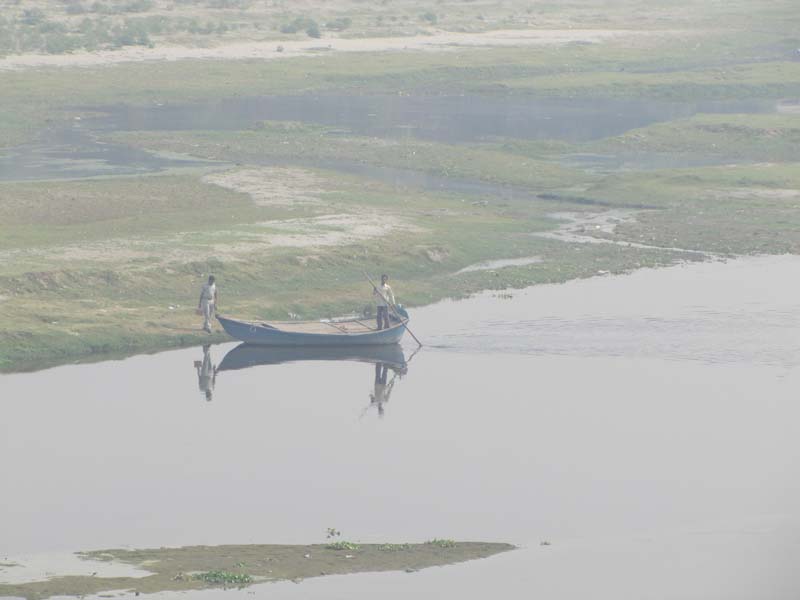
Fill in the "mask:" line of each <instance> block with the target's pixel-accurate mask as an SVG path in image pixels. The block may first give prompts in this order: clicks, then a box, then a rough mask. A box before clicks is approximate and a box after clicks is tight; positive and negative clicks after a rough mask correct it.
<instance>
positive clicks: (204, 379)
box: [194, 344, 217, 402]
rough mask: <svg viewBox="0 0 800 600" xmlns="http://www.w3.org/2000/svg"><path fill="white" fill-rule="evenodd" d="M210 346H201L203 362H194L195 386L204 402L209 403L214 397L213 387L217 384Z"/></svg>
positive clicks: (215, 368) (215, 367)
mask: <svg viewBox="0 0 800 600" xmlns="http://www.w3.org/2000/svg"><path fill="white" fill-rule="evenodd" d="M210 349H211V345H210V344H204V345H203V360H202V361H199V360H196V361H194V367H195V369H197V385H198V387H199V388H200V391H201V392H203V393H204V394H205V396H206V401H207V402H211V398H212V397H213V395H214V385H215V384H216V383H217V366H216V365H214V364H212V363H211V352H209V350H210Z"/></svg>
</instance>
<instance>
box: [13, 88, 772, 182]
mask: <svg viewBox="0 0 800 600" xmlns="http://www.w3.org/2000/svg"><path fill="white" fill-rule="evenodd" d="M81 109H83V110H86V111H89V112H99V113H102V115H101V116H99V117H92V118H85V119H83V120H75V121H73V122H72V123H71V124H70V125H69V126H55V127H53V128H51V129H48V130H46V131H43V132H42V133H41V134H40V136H39V139H38V140H37V141H36V142H32V143H29V144H25V145H21V146H17V147H15V148H9V149H6V150H3V151H0V181H3V180H4V181H18V180H35V179H59V178H81V177H96V176H104V175H132V174H137V173H147V172H158V171H163V170H164V169H168V168H175V167H194V166H198V165H202V164H208V163H204V162H203V161H194V160H187V159H181V158H175V157H165V156H160V155H156V154H152V153H149V152H145V151H142V150H137V149H135V148H131V147H129V146H126V145H124V144H118V143H112V142H107V141H104V140H103V139H102V136H103V134H107V133H110V132H117V131H176V130H182V131H193V130H200V131H204V130H229V131H230V130H242V129H251V128H253V127H254V126H256V125H257V124H258V123H259V122H261V121H264V120H277V121H303V122H307V123H317V124H320V125H326V126H330V127H334V128H337V131H338V134H355V135H361V136H370V137H378V138H394V139H397V138H420V139H430V140H435V141H439V142H446V143H465V142H475V141H481V140H496V139H503V138H514V139H529V140H540V139H557V140H567V141H573V142H577V141H586V140H594V139H600V138H603V137H607V136H612V135H618V134H621V133H624V132H625V131H628V130H630V129H633V128H636V127H643V126H645V125H649V124H651V123H655V122H658V121H667V120H671V119H676V118H681V117H689V116H692V115H694V114H697V113H699V112H710V113H731V112H735V113H762V112H774V111H775V109H776V104H775V102H774V101H763V100H741V101H725V102H711V101H709V102H696V103H685V102H663V101H653V100H649V99H647V100H643V99H632V100H625V99H582V98H536V97H530V96H513V95H481V94H467V95H425V94H413V95H409V94H402V95H397V94H392V95H387V94H369V95H355V96H354V95H352V94H304V95H295V96H257V97H235V98H226V99H223V100H219V101H214V102H206V103H197V104H189V105H186V104H159V105H151V106H129V105H113V106H102V107H96V106H88V107H81ZM337 131H334V132H332V135H337ZM574 160H576V161H577V162H578V163H580V164H583V163H585V162H586V161H587V160H589V164H591V165H594V164H595V163H596V162H597V160H596V159H594V158H592V159H587V158H586V157H582V158H580V157H579V158H575V159H574ZM692 160H695V159H692ZM612 161H613V159H612ZM690 162H691V161H690ZM603 164H604V165H605V166H609V164H610V163H608V159H606V160H605V163H603ZM680 164H683V165H684V166H688V165H687V164H684V163H680ZM316 166H321V167H323V168H324V167H326V164H325V163H320V164H317V165H316ZM327 166H331V167H332V168H338V167H344V170H346V171H352V170H361V171H363V170H364V169H365V167H364V166H363V165H358V164H354V163H350V164H344V165H343V164H341V163H340V164H338V165H337V164H330V162H329V164H328V165H327ZM601 166H602V165H601ZM620 166H621V165H620ZM676 166H677V165H676ZM367 175H368V176H370V177H378V178H383V177H382V175H385V174H383V173H381V171H380V170H379V169H378V170H374V171H371V172H369V173H367ZM396 176H397V174H395V177H396ZM420 177H421V176H420V175H419V174H416V176H409V177H408V179H409V181H408V182H407V183H408V184H412V185H413V184H415V183H419V179H420ZM452 185H453V186H455V187H454V188H453V190H454V191H459V190H458V186H459V185H462V186H463V183H459V182H453V184H452ZM476 185H478V184H476ZM448 187H450V186H448Z"/></svg>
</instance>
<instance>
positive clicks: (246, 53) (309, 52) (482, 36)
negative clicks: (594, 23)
mask: <svg viewBox="0 0 800 600" xmlns="http://www.w3.org/2000/svg"><path fill="white" fill-rule="evenodd" d="M687 33H690V32H687V31H677V30H662V31H641V30H628V29H528V30H519V29H513V30H497V31H489V32H485V33H451V32H439V33H436V34H433V35H425V36H412V37H381V38H360V39H359V38H355V39H352V38H324V39H307V40H296V41H295V40H291V41H265V42H240V43H232V44H226V45H221V46H217V47H213V48H190V47H185V46H157V47H155V48H146V47H144V46H129V47H126V48H123V49H120V50H104V51H99V52H76V53H73V54H57V55H53V54H19V55H12V56H7V57H5V58H2V59H0V71H2V70H6V71H17V70H24V69H31V68H37V67H98V66H108V65H114V64H119V63H126V62H143V61H177V60H190V59H207V60H247V59H259V60H270V59H278V58H288V57H293V56H314V55H320V54H324V52H322V51H338V52H389V51H402V50H426V51H446V50H455V49H458V48H465V47H515V46H548V45H563V44H569V43H589V44H596V43H600V42H604V41H608V40H611V39H620V38H628V39H632V38H639V39H652V38H653V36H674V35H680V34H687ZM694 33H696V32H694ZM279 48H280V51H279Z"/></svg>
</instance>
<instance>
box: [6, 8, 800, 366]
mask: <svg viewBox="0 0 800 600" xmlns="http://www.w3.org/2000/svg"><path fill="white" fill-rule="evenodd" d="M757 4H758V3H749V2H744V1H743V2H736V3H728V4H726V5H725V7H724V10H723V9H721V8H720V7H708V6H707V3H703V7H704V8H703V11H701V12H699V13H698V14H697V18H696V19H694V21H693V22H692V23H689V22H687V21H686V20H685V19H682V18H681V17H680V15H679V14H678V13H675V14H672V13H670V14H665V13H658V11H656V12H655V13H654V12H652V11H651V12H648V11H650V9H652V8H653V7H652V6H648V5H646V3H642V4H641V5H640V8H641V9H642V11H643V12H642V13H641V14H642V15H645V14H646V15H648V16H647V19H644V17H642V18H643V19H644V21H642V23H644V22H646V23H647V27H652V28H653V34H652V35H649V36H646V37H642V36H639V37H635V36H634V37H630V36H627V37H626V36H622V35H621V36H619V37H613V38H609V39H607V40H604V41H602V42H600V43H570V42H564V43H558V44H555V43H554V44H544V45H541V46H537V47H526V48H522V47H506V48H497V47H494V48H485V47H474V48H466V47H463V46H462V47H458V46H454V47H448V48H443V49H441V51H437V52H433V51H393V52H361V53H357V52H350V53H336V52H333V51H332V52H321V51H320V52H317V53H316V54H315V55H313V56H299V57H293V58H280V59H276V60H259V61H256V60H235V61H234V60H229V61H222V60H219V61H218V60H214V61H202V60H197V61H179V62H168V61H164V62H156V63H146V64H145V63H135V62H131V63H124V64H117V65H113V66H109V67H104V68H97V67H92V68H86V69H76V68H60V69H52V68H46V69H22V70H17V71H0V89H2V92H0V93H1V94H2V99H3V102H2V107H0V134H2V135H0V144H5V145H9V146H10V145H13V144H16V143H19V142H21V141H25V140H31V139H34V138H36V136H39V135H43V134H44V137H45V138H46V134H47V132H48V131H50V130H51V129H57V128H59V127H65V126H66V124H67V123H70V122H74V123H79V121H74V119H75V118H76V117H82V116H83V117H85V116H86V115H87V114H91V113H92V112H94V111H96V110H101V109H102V106H109V105H114V104H118V103H123V102H124V103H129V104H135V105H139V106H152V105H172V106H179V105H183V104H186V103H193V102H212V101H215V100H219V99H223V98H228V97H235V96H243V95H258V94H278V93H280V94H300V93H306V92H311V91H313V92H319V93H322V92H331V91H335V92H336V93H338V94H348V95H353V96H363V95H381V96H382V97H387V98H390V97H393V96H397V97H402V96H403V95H414V96H416V97H419V98H423V99H424V98H436V97H437V96H439V95H451V96H459V95H460V94H466V95H470V96H471V97H474V98H480V99H483V100H487V99H492V98H498V97H499V98H503V99H519V100H520V101H524V100H525V99H528V98H540V99H541V98H562V97H563V98H580V99H583V100H588V101H589V102H616V101H620V100H621V101H629V100H636V101H637V102H640V103H641V102H643V104H642V106H644V107H646V108H649V107H650V108H651V107H656V105H658V103H660V102H664V101H669V102H676V103H683V104H684V105H688V104H692V105H700V104H699V103H708V102H710V101H714V102H718V101H721V102H728V103H730V102H737V103H739V104H737V105H736V106H737V107H738V106H740V105H741V103H742V102H744V101H749V102H752V103H753V106H755V107H756V108H755V109H753V110H757V112H756V113H753V114H704V113H703V112H702V111H701V112H700V113H699V114H695V115H694V116H685V115H682V114H681V115H680V116H674V115H673V116H670V117H669V118H667V117H664V119H660V120H661V121H663V122H657V123H655V124H652V125H649V126H645V127H639V128H636V129H633V130H630V131H627V132H625V133H623V134H620V135H614V136H611V137H607V138H602V139H592V140H590V141H584V142H573V141H564V140H563V139H562V140H547V139H545V140H518V139H504V138H497V137H494V138H481V139H476V140H474V141H470V142H449V143H445V142H442V141H431V140H427V139H419V138H415V137H413V136H410V135H409V136H407V137H392V136H385V137H370V136H367V135H363V134H358V133H356V132H353V131H349V130H341V129H340V128H333V127H325V126H321V125H318V124H313V123H310V122H296V121H292V122H288V121H253V122H252V123H249V124H248V126H246V127H243V128H242V129H241V130H238V131H232V130H216V131H214V130H207V131H187V130H181V131H132V132H118V133H116V134H113V135H110V134H104V135H107V138H106V141H108V140H112V139H113V140H115V141H117V142H123V143H126V144H130V145H133V146H137V147H140V148H142V149H146V150H150V151H157V152H167V153H179V154H182V155H190V156H194V157H199V158H203V159H207V160H211V161H218V162H217V163H216V164H210V165H209V166H208V167H205V168H197V167H193V168H192V169H183V170H173V171H170V172H162V173H157V174H150V175H144V176H126V177H103V178H93V179H84V180H75V181H65V180H62V181H56V180H53V181H31V182H11V181H8V182H5V183H0V256H1V257H2V258H3V260H2V263H0V311H2V314H3V317H4V319H3V320H2V323H0V369H2V370H4V371H8V370H16V369H20V368H35V367H38V366H42V365H45V364H53V363H58V362H66V361H71V360H77V359H83V358H86V357H90V356H95V357H96V356H104V355H107V354H109V353H110V354H112V355H124V354H126V353H132V352H139V351H148V350H153V349H158V348H167V347H172V346H178V345H186V344H193V343H200V342H201V341H206V340H208V339H212V340H217V339H222V337H221V335H220V334H219V333H217V334H215V335H214V336H212V337H211V338H209V337H207V336H205V335H203V334H202V333H200V332H199V330H198V327H199V323H198V320H197V317H196V316H195V315H194V314H193V308H194V303H195V302H196V296H197V294H198V290H199V285H200V284H201V282H202V281H203V280H204V278H205V277H207V275H208V274H210V273H214V274H215V275H217V277H218V280H219V283H220V291H221V310H222V312H224V313H229V314H232V315H240V316H244V317H254V318H256V317H260V318H265V319H288V318H292V317H306V318H317V317H326V316H332V315H337V314H342V313H347V312H360V311H362V310H363V309H364V307H365V305H367V304H369V300H370V296H369V289H368V286H366V285H365V283H364V281H363V275H362V270H363V269H367V270H369V271H370V272H371V273H373V274H377V273H379V272H383V271H388V272H390V273H391V274H392V277H393V280H394V283H395V288H396V291H397V293H398V296H399V298H400V299H401V300H402V301H403V302H405V303H407V304H409V305H411V306H414V305H421V304H425V303H429V302H433V301H436V300H439V299H441V298H444V297H461V296H464V295H468V294H470V293H473V292H476V291H479V290H483V289H503V288H507V287H523V286H527V285H532V284H537V283H546V282H563V281H567V280H569V279H573V278H577V277H589V276H594V275H597V274H601V273H622V272H628V271H631V270H633V269H636V268H641V267H645V266H659V265H666V264H672V263H674V262H675V261H679V260H687V259H689V260H697V259H699V258H700V257H701V255H699V254H696V253H687V252H684V251H682V250H693V251H699V252H713V253H718V254H723V255H735V254H749V253H780V252H797V251H798V249H800V234H798V232H799V231H800V216H799V215H800V211H798V210H797V208H798V205H800V191H798V190H800V177H798V175H797V173H798V172H800V168H799V167H800V165H798V163H797V156H800V134H798V132H800V122H799V120H800V113H798V111H797V104H796V103H795V101H796V100H797V97H798V96H800V71H798V68H799V66H800V62H798V61H797V56H796V53H797V48H798V47H800V43H798V42H797V39H796V35H795V33H793V32H795V31H796V26H797V23H798V18H800V17H799V16H798V14H797V11H794V10H792V5H791V3H776V4H774V5H771V7H770V9H769V10H766V9H764V8H763V7H760V6H757ZM756 8H757V9H756ZM573 9H574V11H573V12H571V13H569V14H572V15H578V14H580V15H583V16H582V17H580V18H579V19H578V20H577V21H574V22H575V23H585V22H586V18H587V17H586V15H587V14H588V13H585V12H582V10H578V9H577V8H575V7H573ZM573 9H570V10H573ZM645 9H647V10H645ZM719 11H722V12H721V13H720V12H719ZM667 12H669V11H667ZM656 13H658V14H660V17H659V19H660V25H658V26H657V24H656V23H655V22H654V21H652V19H653V18H655V17H654V15H655V14H656ZM635 14H637V13H636V11H634V12H633V13H631V15H633V16H635ZM631 15H628V17H626V18H625V19H623V20H622V21H620V22H619V23H618V25H619V26H620V27H623V26H624V27H628V28H629V30H631V31H633V30H634V29H635V28H634V27H633V23H632V21H631V20H630V19H631V18H633V17H632V16H631ZM567 16H568V15H567V13H564V14H562V15H561V17H560V18H562V20H563V19H565V18H567ZM606 17H607V21H606V24H607V25H609V27H610V26H611V25H613V24H614V23H615V19H621V18H622V17H620V16H619V15H618V14H617V13H615V12H614V11H610V12H608V13H606ZM537 18H538V17H537ZM543 18H544V17H543ZM548 18H550V17H548ZM576 18H578V17H576ZM581 19H583V20H581ZM541 22H542V23H545V22H546V20H544V21H541ZM565 22H566V21H565ZM754 24H758V27H755V25H754ZM712 25H713V26H712ZM78 79H79V80H80V85H77V84H76V82H77V81H78ZM703 106H706V104H703ZM620 110H624V108H621V109H620ZM652 110H656V108H652ZM737 110H738V109H737ZM676 114H679V113H676ZM670 119H671V120H670ZM98 135H100V134H98ZM275 164H280V165H284V166H275ZM354 165H355V166H357V167H358V169H353V168H352V167H353V166H354ZM381 168H392V169H403V170H405V171H408V172H412V173H419V174H427V175H435V176H437V177H444V178H449V179H452V180H458V181H459V182H479V183H480V184H481V185H482V186H483V187H481V188H480V190H481V191H478V192H474V193H466V192H461V191H458V190H459V189H460V188H458V187H454V186H448V185H446V184H443V186H442V187H441V188H438V189H434V188H430V187H428V188H425V187H420V186H418V185H414V184H413V183H407V184H398V183H396V182H395V181H393V180H392V177H391V176H386V175H383V176H382V175H381V174H380V172H378V171H374V169H381ZM370 169H373V171H370ZM356 173H357V174H356ZM492 186H494V187H492ZM507 186H516V187H515V188H514V189H513V190H509V188H508V187H507ZM604 211H606V212H608V211H610V213H611V214H612V215H614V214H616V213H619V214H617V215H616V216H614V217H613V218H615V219H617V220H618V224H617V225H616V227H613V226H611V227H600V226H596V225H586V226H584V227H581V225H580V223H581V221H582V220H586V219H587V218H591V217H593V216H597V214H598V213H602V212H604ZM563 213H569V214H568V215H564V214H563ZM575 221H577V223H578V224H577V225H575ZM565 224H570V228H571V229H570V231H571V237H569V238H566V237H564V236H561V237H559V232H560V228H561V227H563V226H564V225H565ZM576 233H577V234H578V237H580V238H581V239H575V234H576ZM553 234H555V235H553ZM597 240H603V241H604V242H605V243H585V242H587V241H595V242H596V241H597ZM608 242H611V243H608ZM525 257H538V258H539V259H540V260H539V261H538V262H532V263H530V264H527V265H524V266H509V267H505V268H501V269H500V268H498V269H477V270H470V271H466V272H461V271H462V269H464V268H465V267H469V266H470V265H474V264H476V263H481V262H484V261H487V260H492V259H509V258H510V259H513V258H525Z"/></svg>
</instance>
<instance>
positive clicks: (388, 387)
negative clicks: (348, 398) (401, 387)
mask: <svg viewBox="0 0 800 600" xmlns="http://www.w3.org/2000/svg"><path fill="white" fill-rule="evenodd" d="M392 371H393V372H394V374H393V375H392V379H391V380H390V381H389V383H386V380H387V378H388V375H389V365H387V364H386V363H375V389H374V391H373V393H371V394H370V395H369V399H370V404H369V405H370V406H375V407H377V409H378V416H379V417H381V418H383V412H384V408H383V405H384V404H386V403H387V402H389V396H391V394H392V388H394V383H395V381H396V380H397V375H398V374H399V375H405V374H406V372H407V369H406V368H405V367H403V368H401V369H399V370H398V369H396V368H394V367H392Z"/></svg>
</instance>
